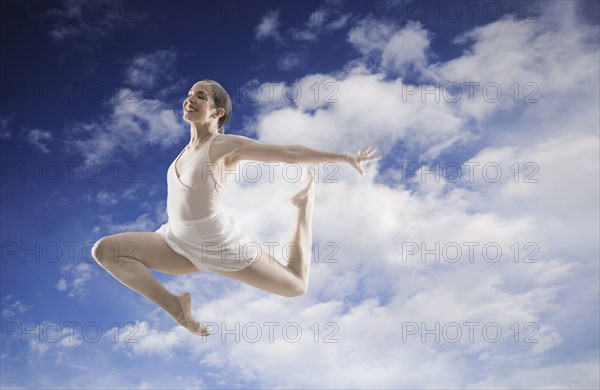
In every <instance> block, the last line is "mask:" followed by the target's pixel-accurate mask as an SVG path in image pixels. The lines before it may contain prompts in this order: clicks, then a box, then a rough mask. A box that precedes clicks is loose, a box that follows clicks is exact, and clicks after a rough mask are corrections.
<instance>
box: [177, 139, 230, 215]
mask: <svg viewBox="0 0 600 390" xmlns="http://www.w3.org/2000/svg"><path fill="white" fill-rule="evenodd" d="M217 135H218V133H216V132H215V133H213V135H211V136H210V138H209V139H208V140H207V141H206V142H205V143H204V145H203V146H202V147H201V148H200V150H199V151H197V152H194V154H193V156H192V157H191V158H190V159H189V160H188V162H187V163H186V164H187V166H186V167H181V168H180V169H181V171H183V174H182V175H181V176H179V177H178V176H177V172H176V169H175V165H176V163H177V160H179V157H181V155H182V154H183V152H184V151H185V149H184V150H182V151H181V152H180V153H179V155H178V156H177V157H176V158H175V160H174V161H173V162H172V163H171V165H170V166H169V169H168V170H167V214H168V217H169V219H170V220H174V221H188V220H196V219H200V218H205V217H206V218H208V217H211V216H214V215H216V214H218V213H219V206H220V204H221V201H222V197H223V194H222V190H223V186H222V185H221V184H224V183H220V182H218V181H217V178H216V177H215V175H214V173H213V171H215V172H216V165H215V164H214V163H211V162H210V160H209V154H208V151H209V150H210V145H211V144H212V142H213V140H214V139H215V138H216V136H217ZM188 153H189V151H188ZM181 173H182V172H180V174H181ZM218 187H221V191H219V189H218Z"/></svg>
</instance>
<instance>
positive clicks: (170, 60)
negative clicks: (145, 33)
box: [126, 49, 177, 89]
mask: <svg viewBox="0 0 600 390" xmlns="http://www.w3.org/2000/svg"><path fill="white" fill-rule="evenodd" d="M176 58H177V52H175V51H174V50H164V49H163V50H157V51H155V52H152V53H141V54H138V55H136V56H135V57H134V58H133V60H132V61H131V64H130V65H129V67H128V68H127V80H126V83H127V84H128V85H131V86H132V87H134V88H136V87H137V88H142V89H151V88H154V87H155V86H156V85H157V84H158V83H159V82H161V81H162V82H166V81H171V80H172V79H173V77H172V75H173V73H172V72H168V71H165V69H172V68H173V66H174V63H175V60H176ZM163 79H164V80H163Z"/></svg>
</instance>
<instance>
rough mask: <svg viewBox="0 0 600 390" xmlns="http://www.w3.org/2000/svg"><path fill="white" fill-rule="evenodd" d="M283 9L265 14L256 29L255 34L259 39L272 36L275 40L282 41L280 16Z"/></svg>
mask: <svg viewBox="0 0 600 390" xmlns="http://www.w3.org/2000/svg"><path fill="white" fill-rule="evenodd" d="M280 13H281V11H280V10H274V11H273V12H267V13H265V15H263V17H262V19H261V21H260V24H259V25H258V26H256V28H255V30H254V36H255V38H256V39H257V40H266V39H268V38H272V39H274V40H275V41H280V40H281V36H280V35H279V31H278V30H277V29H278V28H279V23H280V22H279V16H280Z"/></svg>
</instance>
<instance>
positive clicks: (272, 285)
mask: <svg viewBox="0 0 600 390" xmlns="http://www.w3.org/2000/svg"><path fill="white" fill-rule="evenodd" d="M314 197H315V194H314V171H313V170H312V169H309V170H308V183H307V185H306V186H305V187H304V188H303V189H302V190H301V191H300V192H298V193H297V194H296V195H295V196H294V197H292V198H291V201H292V203H293V204H294V205H295V206H296V207H297V213H298V214H297V217H296V223H295V226H294V231H293V233H292V238H291V241H290V242H289V243H288V244H289V245H288V246H287V259H288V264H287V265H282V264H281V263H279V262H278V261H277V260H276V259H275V258H273V257H272V256H271V255H270V254H269V253H268V251H265V250H263V251H262V252H261V257H260V259H259V260H258V261H256V262H254V263H252V264H250V265H249V266H248V267H246V268H244V269H242V270H239V271H220V270H215V272H218V273H219V274H221V275H224V276H227V277H229V278H232V279H235V280H238V281H240V282H243V283H246V284H249V285H251V286H254V287H257V288H260V289H261V290H265V291H268V292H271V293H274V294H278V295H283V296H286V297H294V296H298V295H302V294H304V293H305V292H306V290H307V288H308V276H309V272H310V262H311V255H312V253H311V244H312V212H313V204H314Z"/></svg>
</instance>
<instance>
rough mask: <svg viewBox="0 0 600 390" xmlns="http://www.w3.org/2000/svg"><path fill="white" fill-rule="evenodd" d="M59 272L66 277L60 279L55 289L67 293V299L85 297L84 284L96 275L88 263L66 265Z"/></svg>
mask: <svg viewBox="0 0 600 390" xmlns="http://www.w3.org/2000/svg"><path fill="white" fill-rule="evenodd" d="M61 272H62V273H63V274H66V275H67V276H66V277H62V278H60V279H59V280H58V282H57V283H56V284H55V287H56V289H57V290H59V291H68V293H67V296H68V297H69V298H83V297H85V296H86V294H87V288H86V284H87V282H88V281H90V280H91V279H92V277H93V276H94V275H95V274H96V271H95V269H94V267H92V265H91V264H88V263H79V264H77V265H74V264H68V265H66V266H64V267H63V268H62V269H61ZM69 279H70V280H69Z"/></svg>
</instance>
